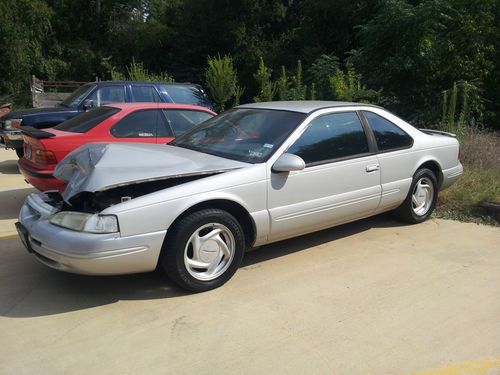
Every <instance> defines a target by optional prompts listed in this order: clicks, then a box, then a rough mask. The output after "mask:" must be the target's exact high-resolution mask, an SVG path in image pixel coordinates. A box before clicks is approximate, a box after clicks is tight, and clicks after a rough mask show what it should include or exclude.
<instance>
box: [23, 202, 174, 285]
mask: <svg viewBox="0 0 500 375" xmlns="http://www.w3.org/2000/svg"><path fill="white" fill-rule="evenodd" d="M39 196H43V194H40V195H39ZM34 201H35V200H31V201H30V200H29V199H27V200H26V202H25V203H24V205H23V207H22V208H21V212H20V214H19V223H20V224H21V227H22V228H23V230H24V234H23V233H22V231H19V232H20V236H22V239H23V238H24V240H23V242H25V243H26V246H27V248H28V251H30V252H31V253H32V254H33V255H34V256H35V257H36V259H37V260H38V261H40V262H41V263H43V264H44V265H46V266H48V267H51V268H54V269H57V270H60V271H66V272H72V273H80V274H87V275H118V274H128V273H139V272H148V271H153V270H154V269H155V268H156V265H157V263H158V259H159V256H160V251H161V247H162V244H163V240H164V238H165V234H166V231H160V232H153V233H146V234H141V235H134V236H128V237H122V236H121V235H120V233H110V234H95V233H84V232H77V231H73V230H69V229H65V228H61V227H58V226H55V225H52V224H51V223H50V222H49V218H50V217H49V216H48V215H47V214H46V213H44V212H43V211H44V209H43V208H42V209H40V210H39V211H41V212H39V211H37V208H36V207H32V206H33V205H34V206H36V202H35V203H33V202H34ZM30 202H31V203H30Z"/></svg>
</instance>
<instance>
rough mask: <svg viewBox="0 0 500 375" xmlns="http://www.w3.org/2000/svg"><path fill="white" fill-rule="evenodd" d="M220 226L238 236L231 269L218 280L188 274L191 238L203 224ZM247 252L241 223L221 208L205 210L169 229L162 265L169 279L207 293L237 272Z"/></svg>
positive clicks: (184, 286)
mask: <svg viewBox="0 0 500 375" xmlns="http://www.w3.org/2000/svg"><path fill="white" fill-rule="evenodd" d="M210 223H217V224H222V225H223V226H225V227H226V228H227V229H229V230H230V232H231V234H232V236H233V237H234V243H235V246H234V247H235V250H234V256H233V258H232V261H231V262H230V265H229V266H228V268H227V269H226V270H225V271H224V272H223V273H222V274H221V275H219V276H218V277H217V278H215V279H212V280H199V279H197V278H195V277H193V275H191V274H190V272H189V271H188V269H187V267H186V265H185V263H184V252H185V249H186V246H187V244H188V241H189V239H190V237H191V236H192V235H193V234H194V233H195V231H196V230H197V229H198V228H200V227H202V226H203V225H206V224H210ZM244 253H245V235H244V233H243V229H242V228H241V225H240V223H239V222H238V221H237V220H236V219H235V218H234V216H232V215H231V214H230V213H228V212H226V211H224V210H220V209H215V208H214V209H204V210H201V211H197V212H194V213H192V214H189V215H187V216H185V217H184V218H182V219H181V220H180V221H179V222H177V223H176V224H175V225H174V226H173V228H171V229H170V230H169V233H168V234H167V237H166V238H165V241H164V243H163V247H162V251H161V256H160V265H161V267H162V268H163V270H164V271H165V273H166V274H167V276H168V277H169V278H170V279H171V280H172V281H173V282H175V283H176V284H177V285H179V286H180V287H182V288H184V289H187V290H190V291H193V292H203V291H207V290H211V289H215V288H218V287H220V286H222V285H223V284H224V283H226V282H227V281H228V280H229V279H230V278H231V277H232V276H233V275H234V273H235V272H236V270H237V269H238V267H239V266H240V264H241V260H242V259H243V255H244Z"/></svg>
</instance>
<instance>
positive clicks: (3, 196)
mask: <svg viewBox="0 0 500 375" xmlns="http://www.w3.org/2000/svg"><path fill="white" fill-rule="evenodd" d="M17 160H18V158H17V155H16V152H15V151H14V150H6V149H4V148H0V238H5V237H12V236H15V235H17V232H16V228H15V227H14V223H15V222H16V221H17V215H18V214H19V209H20V208H21V206H22V204H23V202H24V199H25V198H26V196H27V195H28V194H29V193H31V192H33V191H36V190H35V189H33V187H32V186H31V185H28V184H27V183H26V182H25V181H24V178H23V177H22V175H21V174H20V173H19V170H18V169H17Z"/></svg>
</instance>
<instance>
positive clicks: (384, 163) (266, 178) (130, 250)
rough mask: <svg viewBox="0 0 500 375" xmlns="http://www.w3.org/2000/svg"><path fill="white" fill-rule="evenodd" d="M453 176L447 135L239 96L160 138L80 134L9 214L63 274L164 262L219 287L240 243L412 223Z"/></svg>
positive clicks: (379, 115)
mask: <svg viewBox="0 0 500 375" xmlns="http://www.w3.org/2000/svg"><path fill="white" fill-rule="evenodd" d="M461 174H462V165H461V164H460V161H459V144H458V142H457V140H456V139H455V137H454V136H453V134H449V133H444V132H439V131H429V130H419V129H416V128H414V127H413V126H411V125H409V124H408V123H406V122H405V121H403V120H401V119H400V118H398V117H396V116H394V115H393V114H391V113H389V112H387V111H386V110H384V109H382V108H380V107H375V106H371V105H366V104H356V103H340V102H317V101H298V102H270V103H257V104H246V105H242V106H239V107H236V108H234V109H232V110H229V111H227V112H224V113H223V114H221V115H219V116H216V117H214V118H213V119H211V120H208V121H206V122H204V123H202V124H201V125H199V126H198V127H196V128H195V129H193V130H192V131H190V132H189V133H186V134H184V135H183V136H181V137H179V138H178V139H177V140H176V141H174V143H173V144H170V145H143V144H129V143H121V144H118V143H114V144H99V143H95V144H89V145H86V146H82V147H81V148H79V149H77V150H75V151H74V152H72V153H71V154H69V155H68V156H67V157H66V158H65V159H64V160H63V161H62V162H61V163H60V164H59V165H58V166H57V168H56V171H55V175H56V177H58V178H60V179H62V180H64V181H67V187H66V189H65V190H64V192H62V193H58V192H45V193H39V194H31V195H30V196H28V197H27V199H26V202H25V203H24V205H23V207H22V209H21V212H20V216H19V223H17V227H18V231H19V233H20V237H21V239H22V241H23V243H24V244H25V245H26V247H27V248H28V250H29V251H30V252H31V253H32V254H33V255H34V256H35V257H36V258H37V259H38V260H39V261H40V262H42V263H43V264H45V265H47V266H49V267H52V268H55V269H58V270H62V271H68V272H75V273H83V274H93V275H111V274H126V273H135V272H145V271H152V270H154V269H156V268H157V267H160V268H162V269H163V270H164V271H165V272H166V274H167V275H168V276H169V277H170V278H171V279H172V280H173V281H174V282H176V283H177V284H179V285H180V286H182V287H183V288H186V289H189V290H192V291H204V290H209V289H213V288H216V287H219V286H221V285H222V284H224V283H225V282H226V281H228V280H229V279H230V278H231V277H232V275H233V274H234V273H235V272H236V270H237V269H238V266H239V265H240V262H241V260H242V257H243V254H244V252H245V250H246V249H248V248H251V247H255V246H259V245H264V244H268V243H271V242H275V241H280V240H283V239H286V238H290V237H294V236H299V235H302V234H305V233H309V232H313V231H318V230H321V229H324V228H328V227H332V226H335V225H339V224H343V223H346V222H350V221H354V220H358V219H361V218H364V217H367V216H372V215H377V214H379V213H382V212H386V211H394V212H395V213H396V214H397V215H398V216H399V217H401V218H402V219H404V220H406V221H408V222H410V223H419V222H422V221H424V220H426V219H427V218H429V216H430V215H431V213H432V211H433V210H434V207H435V205H436V199H437V194H438V191H439V190H442V189H445V188H447V187H448V186H450V185H451V184H452V183H454V182H455V181H456V180H457V179H458V178H459V176H460V175H461Z"/></svg>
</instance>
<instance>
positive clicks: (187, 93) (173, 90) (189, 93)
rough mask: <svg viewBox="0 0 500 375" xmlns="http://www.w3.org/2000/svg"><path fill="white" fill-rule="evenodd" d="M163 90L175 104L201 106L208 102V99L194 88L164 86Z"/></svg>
mask: <svg viewBox="0 0 500 375" xmlns="http://www.w3.org/2000/svg"><path fill="white" fill-rule="evenodd" d="M163 89H164V90H165V91H166V92H167V94H168V96H170V98H172V100H173V102H174V103H179V104H199V103H205V102H207V97H206V96H205V94H204V93H203V91H201V90H200V89H199V88H197V87H194V86H169V85H163Z"/></svg>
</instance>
